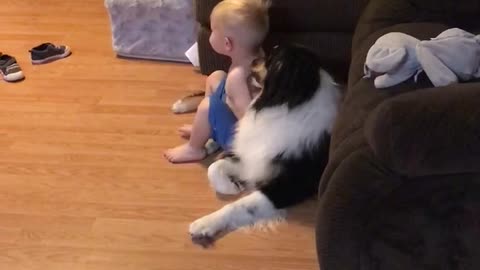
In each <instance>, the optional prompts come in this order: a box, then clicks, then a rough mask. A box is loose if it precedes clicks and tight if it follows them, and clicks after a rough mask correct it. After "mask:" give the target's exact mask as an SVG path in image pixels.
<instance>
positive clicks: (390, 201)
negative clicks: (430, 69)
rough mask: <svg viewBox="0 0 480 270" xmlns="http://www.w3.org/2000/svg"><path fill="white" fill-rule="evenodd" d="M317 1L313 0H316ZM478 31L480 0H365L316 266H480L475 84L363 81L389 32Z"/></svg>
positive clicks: (323, 186)
mask: <svg viewBox="0 0 480 270" xmlns="http://www.w3.org/2000/svg"><path fill="white" fill-rule="evenodd" d="M320 2H321V1H320ZM451 27H460V28H462V29H465V30H467V31H470V32H473V33H476V34H479V33H480V0H457V1H451V0H371V1H370V2H369V4H368V6H367V7H366V9H365V10H364V12H363V15H362V16H361V18H360V20H359V23H358V25H357V28H356V31H355V35H354V38H353V50H352V62H351V66H350V72H349V77H348V90H347V93H346V97H345V100H344V103H343V105H342V109H341V112H340V114H339V117H338V119H337V122H336V126H335V128H334V132H333V137H332V144H331V149H330V150H331V151H330V162H329V164H328V166H327V168H326V171H325V173H324V175H323V178H322V180H321V183H320V190H319V210H318V211H319V212H318V223H317V252H318V258H319V263H320V266H321V267H320V268H321V269H322V270H339V269H349V270H353V269H365V270H370V269H372V270H373V269H378V270H381V269H382V270H383V269H385V270H387V269H388V270H395V269H402V270H405V269H408V270H420V269H422V270H423V269H449V270H450V269H462V270H467V269H468V270H477V269H480V83H478V82H476V83H475V82H469V83H462V84H456V85H451V86H448V87H442V88H432V85H431V83H430V82H429V80H428V79H427V78H426V77H425V76H424V75H423V76H421V78H420V81H419V82H418V83H414V82H413V81H412V80H410V81H407V82H405V83H402V84H400V85H397V86H395V87H392V88H390V89H375V87H374V85H373V82H372V80H370V79H363V78H362V76H363V64H364V61H365V58H366V54H367V51H368V49H369V48H370V47H371V45H372V44H373V43H374V42H375V41H376V39H377V38H378V37H380V36H381V35H383V34H385V33H388V32H404V33H407V34H410V35H413V36H415V37H417V38H420V39H428V38H431V37H435V36H437V35H438V34H439V33H440V32H442V31H443V30H445V29H448V28H451Z"/></svg>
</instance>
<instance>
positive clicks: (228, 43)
mask: <svg viewBox="0 0 480 270" xmlns="http://www.w3.org/2000/svg"><path fill="white" fill-rule="evenodd" d="M225 49H227V52H231V51H232V50H233V42H232V39H231V38H229V37H225Z"/></svg>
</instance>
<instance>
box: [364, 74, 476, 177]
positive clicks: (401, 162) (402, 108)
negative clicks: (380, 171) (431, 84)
mask: <svg viewBox="0 0 480 270" xmlns="http://www.w3.org/2000/svg"><path fill="white" fill-rule="evenodd" d="M365 132H366V134H365V135H366V138H367V141H368V143H369V145H370V147H371V148H372V150H373V152H374V153H375V155H376V156H377V158H379V159H380V160H382V162H385V164H386V165H387V166H389V167H391V168H392V169H393V170H395V171H397V172H398V173H400V174H403V175H406V176H410V177H413V176H426V175H439V174H452V173H469V172H480V165H479V164H480V83H468V84H457V85H451V86H448V87H442V88H432V89H427V90H419V91H416V92H411V93H408V94H404V95H400V96H397V97H395V98H392V99H390V100H387V101H386V102H384V103H382V104H381V105H380V106H379V107H377V108H376V109H375V110H374V111H373V112H372V114H371V115H370V116H369V119H368V120H367V123H366V126H365Z"/></svg>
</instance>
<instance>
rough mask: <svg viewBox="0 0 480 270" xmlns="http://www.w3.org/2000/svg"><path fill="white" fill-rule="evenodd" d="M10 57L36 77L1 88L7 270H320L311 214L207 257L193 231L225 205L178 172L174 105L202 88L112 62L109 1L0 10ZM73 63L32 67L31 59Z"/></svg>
mask: <svg viewBox="0 0 480 270" xmlns="http://www.w3.org/2000/svg"><path fill="white" fill-rule="evenodd" d="M1 2H2V3H1V6H0V51H1V52H3V53H5V54H11V55H13V56H15V57H16V58H17V59H18V61H19V63H20V65H21V67H22V68H23V70H24V73H25V75H26V80H25V81H23V82H20V83H15V84H11V83H6V82H3V81H0V145H1V149H2V151H0V269H2V270H3V269H5V270H15V269H28V270H36V269H39V270H40V269H41V270H46V269H48V270H56V269H58V270H66V269H71V270H75V269H79V270H80V269H81V270H87V269H88V270H97V269H98V270H100V269H102V270H109V269H112V270H123V269H131V270H150V269H152V270H153V269H161V270H169V269H172V270H173V269H175V270H182V269H185V270H195V269H199V270H200V269H201V270H205V269H208V270H215V269H219V270H220V269H221V270H233V269H238V270H245V269H256V270H261V269H265V270H267V269H268V270H277V269H285V270H287V269H288V270H290V269H296V270H301V269H316V268H317V262H316V257H315V254H316V253H315V245H314V243H315V240H314V232H313V230H314V229H313V228H314V225H313V224H314V216H315V209H314V205H315V204H314V203H309V204H306V205H303V206H301V207H298V208H297V209H295V210H294V211H293V214H292V215H291V217H290V218H289V221H288V223H287V224H281V225H280V226H279V227H278V228H277V229H276V231H269V232H258V231H255V232H252V233H245V232H242V231H238V232H234V233H232V234H230V235H228V236H226V237H225V238H223V239H221V240H220V241H219V242H218V244H217V245H216V246H215V247H214V248H213V249H210V250H202V249H201V248H199V247H197V246H194V245H192V244H191V242H190V238H189V235H188V233H187V227H188V224H189V223H190V222H191V221H193V220H194V219H195V218H197V217H200V216H201V215H204V214H207V213H209V212H211V211H213V210H215V209H217V208H219V207H220V206H221V205H223V204H224V203H225V202H224V201H220V200H219V199H218V198H216V196H215V195H214V193H212V191H211V190H210V188H209V186H208V184H207V180H206V173H205V168H204V167H203V166H201V165H200V164H191V165H171V164H169V163H167V162H166V161H165V160H164V159H163V157H162V152H163V151H164V150H165V149H166V148H167V147H170V146H174V145H176V144H178V143H180V142H181V141H182V140H181V139H180V138H178V137H177V135H176V132H175V128H176V127H177V126H179V125H181V124H183V123H188V122H190V120H191V119H192V115H186V116H175V115H172V114H171V113H170V111H169V108H170V105H171V103H172V102H173V101H174V100H175V99H176V98H178V97H179V96H181V95H183V94H185V93H188V91H191V90H195V89H198V88H201V87H202V86H203V84H204V79H205V78H204V77H203V76H201V75H199V74H197V73H196V72H195V71H194V70H193V68H192V67H191V66H190V65H184V64H173V63H161V62H153V61H135V60H126V59H119V58H116V57H115V55H114V53H113V52H112V48H111V35H110V27H109V20H108V17H107V13H106V10H105V8H104V6H103V0H82V1H78V0H1ZM46 41H51V42H55V43H61V44H68V45H70V46H71V47H72V50H73V52H74V53H73V55H72V56H71V57H69V58H67V59H64V60H60V61H57V62H54V63H51V64H48V65H41V66H32V65H31V64H30V63H29V54H28V50H29V49H30V48H31V47H34V46H35V45H38V44H40V43H42V42H46Z"/></svg>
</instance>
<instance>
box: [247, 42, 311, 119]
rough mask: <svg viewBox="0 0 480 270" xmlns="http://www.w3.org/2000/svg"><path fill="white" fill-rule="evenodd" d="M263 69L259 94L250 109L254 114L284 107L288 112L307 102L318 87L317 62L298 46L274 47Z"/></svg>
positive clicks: (308, 51)
mask: <svg viewBox="0 0 480 270" xmlns="http://www.w3.org/2000/svg"><path fill="white" fill-rule="evenodd" d="M265 66H266V69H267V76H266V77H265V83H264V86H263V90H262V93H261V95H260V96H259V97H258V99H257V100H256V101H255V103H254V104H253V105H252V107H253V108H254V109H255V110H257V111H260V110H262V109H263V108H268V107H273V106H279V105H284V104H285V105H287V106H288V108H289V109H292V108H294V107H296V106H298V105H300V104H302V103H303V102H305V101H308V100H310V99H311V98H312V97H313V95H314V94H315V92H316V91H317V88H318V85H319V84H320V74H319V70H320V61H319V59H318V57H317V56H316V55H315V53H313V52H311V51H310V50H308V49H306V48H304V47H301V46H293V45H290V46H282V47H276V48H275V49H273V50H272V52H271V54H270V56H269V57H268V58H267V60H266V62H265Z"/></svg>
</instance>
